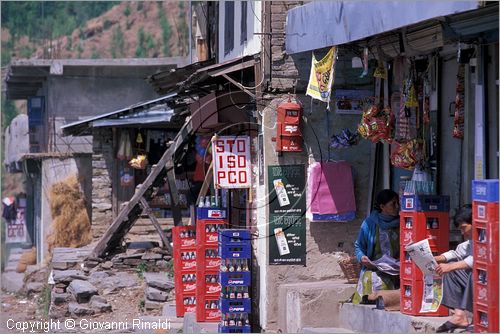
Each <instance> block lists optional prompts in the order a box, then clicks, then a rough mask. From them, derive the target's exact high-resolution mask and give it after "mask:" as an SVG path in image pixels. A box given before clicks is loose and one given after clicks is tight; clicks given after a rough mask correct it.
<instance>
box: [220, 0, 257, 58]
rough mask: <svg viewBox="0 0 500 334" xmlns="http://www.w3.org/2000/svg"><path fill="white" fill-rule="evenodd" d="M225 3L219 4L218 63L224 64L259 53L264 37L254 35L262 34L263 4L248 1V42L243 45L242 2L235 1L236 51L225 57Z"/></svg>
mask: <svg viewBox="0 0 500 334" xmlns="http://www.w3.org/2000/svg"><path fill="white" fill-rule="evenodd" d="M224 4H225V1H221V2H220V3H219V45H218V62H219V63H222V62H225V61H228V60H231V59H235V58H238V57H241V56H249V55H253V54H256V53H259V52H260V50H261V45H262V42H261V40H262V38H263V36H262V35H254V33H260V32H261V25H262V23H261V21H262V12H261V9H262V2H261V1H252V0H249V1H247V18H246V19H247V41H246V42H244V43H243V44H241V43H240V40H241V29H240V28H241V26H240V24H241V1H234V49H233V50H232V51H231V52H229V53H228V54H227V55H224V25H225V17H226V16H225V5H224Z"/></svg>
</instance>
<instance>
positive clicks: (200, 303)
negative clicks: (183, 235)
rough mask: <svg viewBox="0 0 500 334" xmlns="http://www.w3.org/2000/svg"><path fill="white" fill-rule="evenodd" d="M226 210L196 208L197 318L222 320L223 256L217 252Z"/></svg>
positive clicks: (212, 320)
mask: <svg viewBox="0 0 500 334" xmlns="http://www.w3.org/2000/svg"><path fill="white" fill-rule="evenodd" d="M226 222H227V220H226V210H225V209H222V208H215V207H214V208H210V207H204V208H197V210H196V244H197V245H196V254H197V255H198V258H197V264H196V277H197V279H198V281H197V282H196V301H197V305H196V321H200V322H218V321H220V319H221V312H220V309H219V297H220V292H221V286H220V282H219V270H220V264H221V261H220V257H219V254H218V252H217V242H218V231H219V229H220V228H221V227H222V228H223V227H225V226H226Z"/></svg>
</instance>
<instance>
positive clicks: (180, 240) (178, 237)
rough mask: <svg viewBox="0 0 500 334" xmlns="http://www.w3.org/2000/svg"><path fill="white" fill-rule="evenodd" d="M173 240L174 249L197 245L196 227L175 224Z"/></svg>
mask: <svg viewBox="0 0 500 334" xmlns="http://www.w3.org/2000/svg"><path fill="white" fill-rule="evenodd" d="M172 242H173V244H174V249H186V248H193V247H196V227H195V226H174V227H173V228H172Z"/></svg>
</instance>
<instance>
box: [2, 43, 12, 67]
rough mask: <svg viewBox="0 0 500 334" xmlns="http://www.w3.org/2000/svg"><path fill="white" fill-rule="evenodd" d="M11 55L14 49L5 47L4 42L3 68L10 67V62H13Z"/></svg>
mask: <svg viewBox="0 0 500 334" xmlns="http://www.w3.org/2000/svg"><path fill="white" fill-rule="evenodd" d="M11 53H12V49H11V48H7V47H6V46H5V43H4V42H2V55H1V58H2V67H4V66H7V65H9V63H10V60H11Z"/></svg>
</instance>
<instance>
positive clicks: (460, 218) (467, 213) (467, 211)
mask: <svg viewBox="0 0 500 334" xmlns="http://www.w3.org/2000/svg"><path fill="white" fill-rule="evenodd" d="M453 223H454V224H455V227H459V226H460V225H461V224H464V223H465V224H472V205H470V204H464V205H462V206H461V207H460V208H459V209H458V210H457V213H456V214H455V217H454V218H453Z"/></svg>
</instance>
